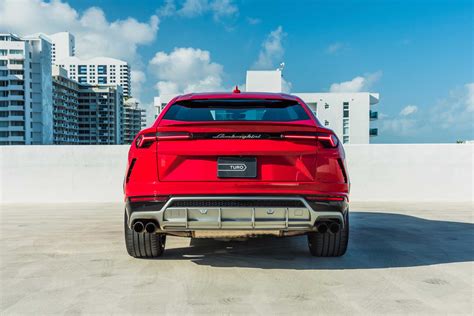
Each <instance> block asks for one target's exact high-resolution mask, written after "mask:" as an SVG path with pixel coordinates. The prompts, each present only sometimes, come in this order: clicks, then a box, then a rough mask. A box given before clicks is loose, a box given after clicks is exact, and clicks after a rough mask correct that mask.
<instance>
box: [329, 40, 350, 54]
mask: <svg viewBox="0 0 474 316" xmlns="http://www.w3.org/2000/svg"><path fill="white" fill-rule="evenodd" d="M345 46H346V45H345V44H344V43H341V42H336V43H332V44H330V45H329V46H328V47H327V48H326V53H328V54H335V53H337V52H339V51H341V50H342V49H343V48H344V47H345Z"/></svg>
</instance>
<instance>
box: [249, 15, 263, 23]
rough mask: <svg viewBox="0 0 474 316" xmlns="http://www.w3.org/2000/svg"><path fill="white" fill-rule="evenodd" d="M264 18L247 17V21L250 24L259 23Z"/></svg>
mask: <svg viewBox="0 0 474 316" xmlns="http://www.w3.org/2000/svg"><path fill="white" fill-rule="evenodd" d="M261 22H262V20H260V19H259V18H252V17H250V16H249V17H247V23H248V24H250V25H257V24H259V23H261Z"/></svg>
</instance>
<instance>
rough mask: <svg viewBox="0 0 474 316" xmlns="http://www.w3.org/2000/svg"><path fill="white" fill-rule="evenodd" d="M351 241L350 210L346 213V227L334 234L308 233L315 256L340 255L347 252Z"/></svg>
mask: <svg viewBox="0 0 474 316" xmlns="http://www.w3.org/2000/svg"><path fill="white" fill-rule="evenodd" d="M348 242H349V210H347V211H346V214H345V215H344V228H343V229H341V230H339V232H337V233H335V234H333V233H330V232H329V231H328V232H325V233H319V232H311V233H308V246H309V251H310V252H311V254H312V255H313V256H315V257H340V256H343V255H344V254H345V253H346V250H347V244H348Z"/></svg>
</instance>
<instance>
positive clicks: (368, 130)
mask: <svg viewBox="0 0 474 316" xmlns="http://www.w3.org/2000/svg"><path fill="white" fill-rule="evenodd" d="M284 86H285V82H284V80H283V77H282V72H281V70H270V71H258V70H252V71H248V72H247V80H246V84H245V87H246V91H248V92H276V93H280V92H282V91H283V90H284ZM291 94H292V95H296V96H298V97H300V98H301V99H302V100H303V101H304V102H305V103H306V104H307V105H308V106H309V107H310V109H311V110H312V111H313V113H314V114H315V115H316V117H317V118H318V120H319V121H320V123H321V125H323V126H325V127H327V128H330V129H332V130H333V131H334V132H335V133H336V135H337V136H338V138H339V139H340V140H341V141H342V142H343V143H344V144H368V143H370V139H371V137H375V136H377V135H378V128H377V119H378V112H377V111H376V110H375V109H374V106H375V105H376V104H377V103H378V102H379V94H378V93H370V92H354V93H332V92H313V93H298V92H296V93H291ZM175 96H176V95H160V96H159V97H155V98H154V106H155V108H156V109H157V115H158V114H159V113H160V112H161V111H162V110H163V108H164V107H165V106H166V104H168V102H169V101H171V100H172V99H173V98H174V97H175Z"/></svg>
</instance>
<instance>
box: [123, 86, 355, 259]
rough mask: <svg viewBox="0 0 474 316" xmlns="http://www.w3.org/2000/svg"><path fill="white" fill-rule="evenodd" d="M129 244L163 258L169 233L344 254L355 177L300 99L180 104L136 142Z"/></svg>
mask: <svg viewBox="0 0 474 316" xmlns="http://www.w3.org/2000/svg"><path fill="white" fill-rule="evenodd" d="M128 158H129V159H128V167H127V172H126V177H125V183H124V186H125V195H126V199H125V200H126V212H125V239H126V245H127V250H128V252H129V254H130V255H132V256H134V257H157V256H160V255H161V254H162V253H163V251H164V247H165V242H166V235H175V236H185V237H193V238H233V237H254V236H261V235H275V236H295V235H302V234H306V235H308V243H309V248H310V251H311V253H312V254H313V255H315V256H340V255H343V254H344V253H345V251H346V248H347V242H348V232H349V221H348V212H349V209H348V193H349V179H348V175H347V170H346V167H345V157H344V150H343V148H342V145H341V144H340V142H339V141H338V139H337V137H336V135H335V134H334V133H333V132H332V131H331V130H329V129H326V128H324V127H322V126H321V125H320V124H319V122H318V121H317V119H316V118H315V116H314V115H313V114H312V112H311V111H310V110H309V109H308V107H307V106H306V105H305V104H304V103H303V101H302V100H300V99H299V98H296V97H294V96H290V95H284V94H269V93H214V94H191V95H185V96H180V97H177V98H175V99H173V100H172V101H171V102H170V103H169V104H168V105H167V106H166V108H165V109H164V110H163V111H162V113H161V114H160V116H159V117H158V118H157V120H156V122H155V123H154V124H153V126H152V127H150V128H147V129H145V130H143V131H141V132H140V133H139V134H138V135H137V137H136V138H135V141H134V143H133V144H132V146H131V148H130V152H129V157H128Z"/></svg>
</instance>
